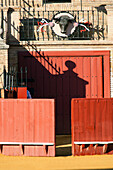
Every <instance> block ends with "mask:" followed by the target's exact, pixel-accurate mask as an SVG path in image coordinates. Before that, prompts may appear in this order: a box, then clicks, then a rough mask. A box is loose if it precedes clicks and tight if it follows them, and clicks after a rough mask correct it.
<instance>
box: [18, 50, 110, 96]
mask: <svg viewBox="0 0 113 170" xmlns="http://www.w3.org/2000/svg"><path fill="white" fill-rule="evenodd" d="M26 55H27V56H31V55H32V56H34V57H41V56H42V57H44V56H48V57H50V56H52V57H66V56H67V57H71V56H73V57H77V56H79V57H81V56H82V57H87V56H102V57H103V72H104V77H103V79H104V80H103V86H104V90H103V91H104V98H110V51H109V50H100V51H95V50H91V51H86V50H84V51H21V52H18V57H21V56H26Z"/></svg>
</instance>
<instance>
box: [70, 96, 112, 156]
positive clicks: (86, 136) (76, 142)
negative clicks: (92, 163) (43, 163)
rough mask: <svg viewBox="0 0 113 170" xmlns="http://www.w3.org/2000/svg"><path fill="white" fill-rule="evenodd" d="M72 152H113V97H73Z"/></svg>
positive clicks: (85, 153) (78, 153) (74, 153)
mask: <svg viewBox="0 0 113 170" xmlns="http://www.w3.org/2000/svg"><path fill="white" fill-rule="evenodd" d="M71 116H72V117H71V123H72V154H73V155H88V154H91V155H92V154H105V153H110V154H113V99H112V98H109V99H105V98H102V99H72V103H71Z"/></svg>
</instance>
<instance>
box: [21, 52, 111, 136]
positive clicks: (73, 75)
mask: <svg viewBox="0 0 113 170" xmlns="http://www.w3.org/2000/svg"><path fill="white" fill-rule="evenodd" d="M21 66H23V67H25V66H27V68H28V88H29V90H30V91H31V94H32V97H33V98H55V101H56V133H57V134H70V133H71V99H72V98H102V97H110V62H109V51H44V52H29V53H25V52H20V53H19V69H20V67H21Z"/></svg>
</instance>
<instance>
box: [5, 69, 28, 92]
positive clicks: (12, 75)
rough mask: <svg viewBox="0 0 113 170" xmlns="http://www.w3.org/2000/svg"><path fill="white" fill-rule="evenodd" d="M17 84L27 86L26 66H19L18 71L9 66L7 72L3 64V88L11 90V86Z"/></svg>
mask: <svg viewBox="0 0 113 170" xmlns="http://www.w3.org/2000/svg"><path fill="white" fill-rule="evenodd" d="M23 83H24V84H23ZM18 86H27V67H25V69H23V68H22V67H21V68H20V71H18V72H17V71H16V68H15V67H10V68H9V71H8V72H7V71H6V68H5V66H4V69H3V89H5V90H11V91H13V88H14V87H18Z"/></svg>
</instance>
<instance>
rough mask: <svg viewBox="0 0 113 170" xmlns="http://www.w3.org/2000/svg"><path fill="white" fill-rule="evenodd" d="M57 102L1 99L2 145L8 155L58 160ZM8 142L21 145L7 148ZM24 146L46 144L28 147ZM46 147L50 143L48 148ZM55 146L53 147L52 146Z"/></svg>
mask: <svg viewBox="0 0 113 170" xmlns="http://www.w3.org/2000/svg"><path fill="white" fill-rule="evenodd" d="M54 105H55V102H54V100H53V99H1V100H0V143H1V144H2V143H3V145H0V146H1V150H0V151H1V153H2V154H5V155H25V156H55V108H54ZM4 142H8V143H9V144H11V143H15V142H17V143H19V145H18V144H17V145H14V144H13V145H5V143H4ZM21 143H27V144H28V143H33V144H35V143H42V146H40V145H38V144H37V145H32V144H30V145H27V144H21ZM45 143H49V144H50V145H49V144H48V145H47V146H46V144H45ZM51 143H52V144H53V145H52V146H51Z"/></svg>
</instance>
